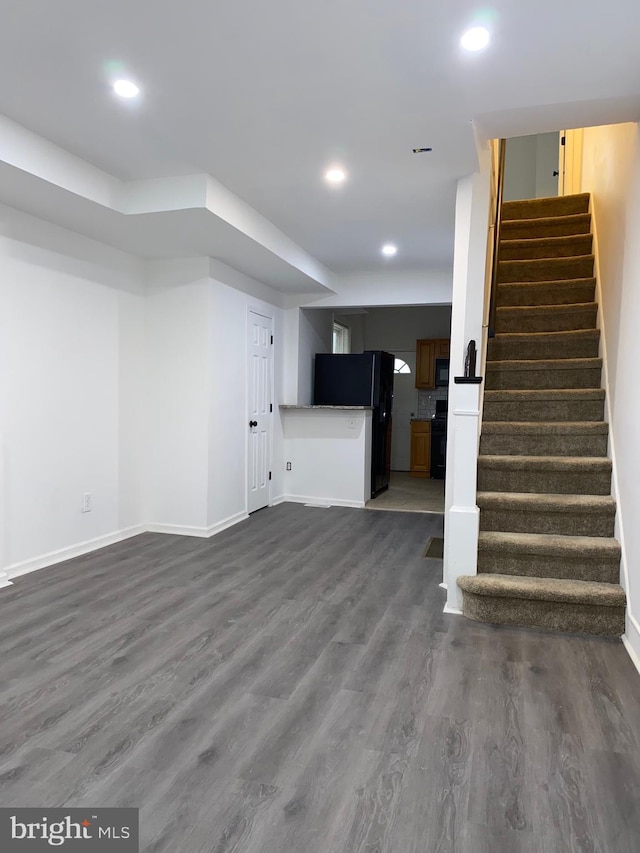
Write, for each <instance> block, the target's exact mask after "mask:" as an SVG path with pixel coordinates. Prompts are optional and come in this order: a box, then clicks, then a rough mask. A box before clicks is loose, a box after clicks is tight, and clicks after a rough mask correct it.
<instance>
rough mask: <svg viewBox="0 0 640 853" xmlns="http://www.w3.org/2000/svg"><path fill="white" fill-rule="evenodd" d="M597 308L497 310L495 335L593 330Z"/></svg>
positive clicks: (591, 306) (592, 306)
mask: <svg viewBox="0 0 640 853" xmlns="http://www.w3.org/2000/svg"><path fill="white" fill-rule="evenodd" d="M597 314H598V308H597V306H595V305H589V306H586V307H582V306H580V308H574V309H572V310H570V311H569V310H563V309H562V308H558V309H556V310H551V311H547V310H536V309H535V308H531V309H526V308H498V309H497V310H496V333H497V334H501V333H509V332H513V333H515V334H525V333H527V332H574V331H577V330H578V329H595V327H596V317H597Z"/></svg>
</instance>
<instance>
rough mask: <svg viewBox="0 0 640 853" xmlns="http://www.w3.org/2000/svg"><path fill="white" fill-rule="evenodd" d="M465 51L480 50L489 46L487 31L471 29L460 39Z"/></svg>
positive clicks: (476, 28) (478, 28) (479, 28)
mask: <svg viewBox="0 0 640 853" xmlns="http://www.w3.org/2000/svg"><path fill="white" fill-rule="evenodd" d="M460 44H461V45H462V47H463V48H464V49H465V50H482V49H483V48H484V47H486V46H487V45H488V44H489V30H487V29H486V27H471V29H470V30H467V31H466V33H464V34H463V36H462V38H461V39H460Z"/></svg>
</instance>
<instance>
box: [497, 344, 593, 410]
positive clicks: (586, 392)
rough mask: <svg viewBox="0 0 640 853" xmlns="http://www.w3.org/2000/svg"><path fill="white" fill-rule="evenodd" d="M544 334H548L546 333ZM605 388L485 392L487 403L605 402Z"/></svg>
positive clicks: (524, 389) (528, 389)
mask: <svg viewBox="0 0 640 853" xmlns="http://www.w3.org/2000/svg"><path fill="white" fill-rule="evenodd" d="M543 334H548V333H547V332H544V333H543ZM604 396H605V390H604V388H521V389H518V388H514V389H511V390H496V391H485V392H484V399H485V402H487V401H489V402H500V403H501V402H514V401H522V402H544V401H552V402H557V401H559V400H573V401H575V402H579V401H583V400H598V401H600V400H604Z"/></svg>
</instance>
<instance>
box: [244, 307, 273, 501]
mask: <svg viewBox="0 0 640 853" xmlns="http://www.w3.org/2000/svg"><path fill="white" fill-rule="evenodd" d="M247 341H248V346H249V352H248V359H247V363H248V365H249V371H248V393H247V399H248V406H247V409H248V415H249V418H248V424H247V431H248V436H249V438H248V441H249V445H248V455H247V461H248V464H247V475H248V483H247V510H248V512H255V511H256V510H257V509H261V508H262V507H263V506H268V504H269V479H270V471H269V469H270V466H271V420H272V408H273V405H272V404H273V400H272V393H271V377H272V358H273V355H272V354H273V319H272V318H271V317H264V316H263V315H262V314H258V313H256V312H255V311H249V334H248V338H247Z"/></svg>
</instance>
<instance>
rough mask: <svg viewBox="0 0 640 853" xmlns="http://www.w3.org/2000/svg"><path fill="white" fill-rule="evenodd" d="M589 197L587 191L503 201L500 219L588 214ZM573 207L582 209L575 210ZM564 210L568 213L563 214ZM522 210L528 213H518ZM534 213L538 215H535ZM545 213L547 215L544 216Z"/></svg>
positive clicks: (510, 219) (519, 219) (511, 219)
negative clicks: (526, 214)
mask: <svg viewBox="0 0 640 853" xmlns="http://www.w3.org/2000/svg"><path fill="white" fill-rule="evenodd" d="M589 199H590V196H589V193H576V194H575V195H566V196H549V197H547V198H533V199H514V200H513V201H505V202H503V204H502V220H503V221H505V222H510V221H521V220H522V219H540V218H543V217H544V218H554V219H558V218H561V217H562V216H563V215H576V214H583V215H585V214H586V215H588V213H589ZM575 208H582V209H578V210H576V209H575ZM564 211H568V213H567V214H564V213H563V212H564ZM522 212H524V213H529V214H530V215H529V216H521V215H518V214H520V213H522ZM536 213H538V214H539V216H536V215H535V214H536ZM545 213H546V214H547V216H545ZM549 214H550V215H549Z"/></svg>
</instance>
